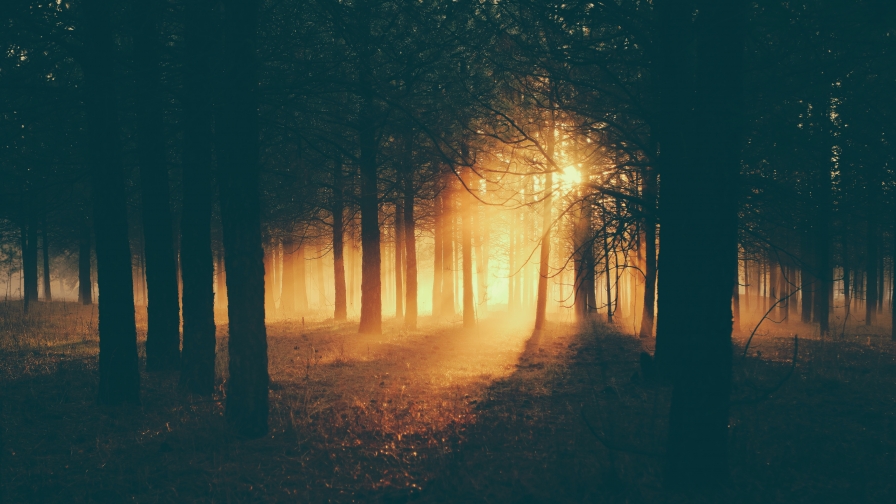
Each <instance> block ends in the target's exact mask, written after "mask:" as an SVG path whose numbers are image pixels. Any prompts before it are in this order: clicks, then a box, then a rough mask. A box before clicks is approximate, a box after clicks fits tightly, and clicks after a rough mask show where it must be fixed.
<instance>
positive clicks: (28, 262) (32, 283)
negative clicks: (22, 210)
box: [22, 219, 38, 312]
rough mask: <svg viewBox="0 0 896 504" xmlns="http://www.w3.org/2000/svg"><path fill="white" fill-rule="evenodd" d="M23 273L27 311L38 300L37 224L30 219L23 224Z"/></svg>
mask: <svg viewBox="0 0 896 504" xmlns="http://www.w3.org/2000/svg"><path fill="white" fill-rule="evenodd" d="M22 275H23V281H22V284H23V289H24V292H23V299H24V305H25V311H26V312H27V311H28V308H29V306H30V305H31V303H33V302H35V301H37V298H38V292H37V285H38V283H37V278H38V272H37V226H35V225H34V222H33V221H31V220H30V219H29V220H28V221H27V223H26V224H24V225H23V226H22Z"/></svg>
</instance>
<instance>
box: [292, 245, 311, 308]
mask: <svg viewBox="0 0 896 504" xmlns="http://www.w3.org/2000/svg"><path fill="white" fill-rule="evenodd" d="M306 263H307V261H306V260H305V243H304V242H303V243H302V244H301V245H299V250H298V251H297V252H296V257H295V259H294V262H293V266H294V268H293V272H294V273H295V277H296V302H297V303H298V305H299V313H305V312H307V311H308V309H309V306H308V281H307V275H305V273H306Z"/></svg>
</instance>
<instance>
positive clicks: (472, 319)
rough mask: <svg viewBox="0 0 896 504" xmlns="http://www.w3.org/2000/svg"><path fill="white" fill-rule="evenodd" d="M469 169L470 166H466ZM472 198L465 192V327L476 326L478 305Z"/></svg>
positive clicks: (462, 213)
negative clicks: (474, 285) (475, 290)
mask: <svg viewBox="0 0 896 504" xmlns="http://www.w3.org/2000/svg"><path fill="white" fill-rule="evenodd" d="M466 170H469V168H466ZM469 182H470V180H467V187H470V183H469ZM471 199H472V198H471V197H470V195H469V194H468V193H466V192H465V193H464V194H463V200H464V201H465V204H462V205H461V210H460V212H461V219H462V220H461V242H462V243H461V249H462V253H463V264H462V268H463V283H464V292H463V295H464V297H463V307H464V327H466V328H468V329H469V328H472V327H475V326H476V312H475V310H476V306H475V304H474V300H473V238H472V229H471V228H472V227H473V223H472V215H470V212H471V208H472V207H473V205H472V201H470V200H471Z"/></svg>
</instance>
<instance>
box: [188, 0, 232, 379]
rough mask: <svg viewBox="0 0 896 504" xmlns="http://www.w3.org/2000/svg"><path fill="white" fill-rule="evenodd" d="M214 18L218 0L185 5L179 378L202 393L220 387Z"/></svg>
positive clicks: (195, 1) (191, 1)
mask: <svg viewBox="0 0 896 504" xmlns="http://www.w3.org/2000/svg"><path fill="white" fill-rule="evenodd" d="M215 19H216V18H215V11H214V8H213V4H212V3H211V2H209V1H207V0H190V1H188V2H187V3H186V5H185V6H184V27H185V39H186V40H185V41H184V42H185V45H186V47H185V61H184V74H185V79H184V152H183V157H184V167H183V187H184V189H183V191H184V195H183V198H184V202H183V217H182V222H181V241H180V244H181V261H180V262H181V277H182V278H183V311H184V314H183V318H184V348H183V360H182V363H181V376H180V382H181V385H183V386H185V387H186V388H188V389H189V390H191V391H193V392H195V393H199V394H211V393H212V392H213V391H214V387H215V293H214V265H213V261H214V259H213V257H212V241H211V219H212V196H213V191H212V142H213V136H212V102H211V96H212V85H211V82H212V71H211V70H212V69H211V67H210V60H211V58H212V54H213V51H212V48H213V47H214V46H213V44H214V39H213V36H212V30H211V29H210V27H211V25H212V24H214V20H215ZM219 274H220V273H219ZM223 295H224V293H223V292H219V296H223Z"/></svg>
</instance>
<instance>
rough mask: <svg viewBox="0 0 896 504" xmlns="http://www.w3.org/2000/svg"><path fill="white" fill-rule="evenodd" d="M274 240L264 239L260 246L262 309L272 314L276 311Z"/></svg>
mask: <svg viewBox="0 0 896 504" xmlns="http://www.w3.org/2000/svg"><path fill="white" fill-rule="evenodd" d="M273 243H274V241H273V240H270V239H268V240H266V241H265V244H264V245H263V246H262V249H263V251H264V311H265V315H271V316H273V315H274V313H275V312H276V311H277V310H276V306H275V301H274V283H275V282H274V245H273Z"/></svg>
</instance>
